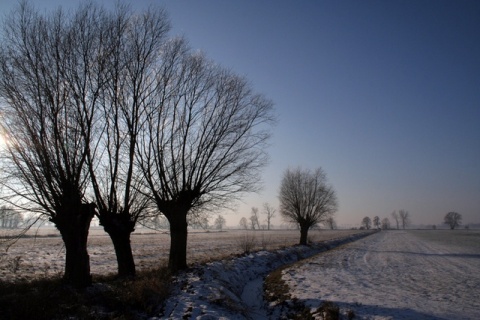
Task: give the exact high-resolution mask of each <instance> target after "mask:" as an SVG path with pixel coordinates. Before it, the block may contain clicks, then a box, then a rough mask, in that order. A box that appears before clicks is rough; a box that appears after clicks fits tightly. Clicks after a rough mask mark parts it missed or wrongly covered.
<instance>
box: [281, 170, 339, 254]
mask: <svg viewBox="0 0 480 320" xmlns="http://www.w3.org/2000/svg"><path fill="white" fill-rule="evenodd" d="M279 199H280V214H281V215H282V216H283V217H284V218H285V219H286V220H287V221H290V222H293V223H296V224H298V226H299V228H300V244H302V245H306V244H307V236H308V230H309V229H310V228H311V227H313V226H315V225H316V224H318V223H322V222H324V221H326V220H327V219H328V218H330V217H331V216H332V215H333V214H334V213H335V211H336V210H337V206H338V204H337V197H336V195H335V191H334V190H333V187H331V186H330V185H328V183H327V177H326V174H325V173H324V172H323V170H322V169H321V168H318V169H316V170H315V171H310V170H302V169H300V168H297V169H287V170H286V171H285V173H284V175H283V179H282V182H281V186H280V195H279Z"/></svg>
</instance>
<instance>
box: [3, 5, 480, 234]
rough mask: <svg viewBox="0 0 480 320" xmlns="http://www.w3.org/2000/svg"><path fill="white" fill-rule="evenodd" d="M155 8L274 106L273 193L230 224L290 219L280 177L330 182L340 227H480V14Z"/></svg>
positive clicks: (458, 8) (250, 200) (372, 8)
mask: <svg viewBox="0 0 480 320" xmlns="http://www.w3.org/2000/svg"><path fill="white" fill-rule="evenodd" d="M127 2H129V1H127ZM33 3H34V4H35V5H36V6H37V7H38V8H40V9H44V8H45V9H50V8H54V7H56V5H58V4H61V3H62V1H60V0H50V1H41V0H37V1H33ZM72 3H78V2H72ZM103 3H105V4H109V5H110V4H112V3H113V1H108V2H107V1H104V2H103ZM153 3H156V4H161V5H163V6H165V8H166V9H167V11H168V13H169V16H170V19H171V22H172V26H173V29H172V35H184V36H185V37H186V38H187V39H188V40H189V42H190V44H191V46H192V47H193V48H196V49H199V50H202V51H204V52H206V54H207V56H208V57H210V58H211V59H213V60H214V61H216V62H217V63H219V64H221V65H223V66H225V67H228V68H231V69H232V70H234V71H235V72H236V73H238V74H241V75H244V76H246V77H247V78H248V79H249V80H250V82H251V83H252V85H253V87H254V88H255V90H257V91H258V92H261V93H263V94H265V95H266V96H267V97H268V98H270V99H272V100H273V101H274V103H275V107H276V113H277V115H278V124H277V126H276V127H275V129H274V132H273V138H272V141H271V143H272V146H271V147H270V149H269V153H270V156H271V161H270V164H269V165H268V166H267V167H266V168H265V171H264V177H263V181H264V189H263V191H262V193H261V194H260V195H249V196H247V197H245V198H244V203H242V204H240V205H239V207H238V210H237V212H236V213H235V214H233V213H229V214H227V213H225V214H226V216H225V217H226V218H227V221H228V224H229V225H237V224H238V221H239V220H240V218H241V217H243V216H245V217H248V216H249V215H250V208H251V207H252V206H257V207H261V205H262V203H263V202H269V203H270V204H272V205H274V206H275V207H278V200H277V193H278V189H279V185H280V181H281V177H282V174H283V172H284V171H285V169H287V168H288V167H297V166H301V167H304V168H312V169H313V168H316V167H318V166H321V167H322V168H323V169H324V170H325V171H326V173H327V176H328V178H329V181H330V182H331V183H332V184H333V186H334V187H335V189H336V191H337V195H338V198H339V204H340V206H339V211H338V213H337V215H336V219H337V222H338V224H339V225H343V226H355V225H359V224H360V221H361V219H362V218H363V217H364V216H370V217H373V216H376V215H378V216H379V217H380V218H384V217H390V213H391V212H392V211H394V210H397V211H398V210H400V209H405V210H408V211H409V212H410V214H411V217H412V222H413V223H415V224H434V223H437V224H438V223H441V222H442V220H443V217H444V215H445V214H446V213H447V212H449V211H457V212H459V213H461V214H462V215H463V218H464V223H471V222H480V2H478V1H473V0H472V1H441V0H436V1H418V0H415V1H413V0H412V1H313V0H311V1H307V0H304V1H293V0H292V1H279V0H269V1H266V0H262V1H258V0H242V1H240V0H238V1H225V0H215V1H214V0H204V1H193V0H190V1H186V0H175V1H173V0H171V1H147V0H145V1H142V0H137V1H131V5H132V7H133V8H139V9H142V8H146V7H147V6H148V5H149V4H153ZM12 6H13V4H12V3H8V4H7V3H5V2H2V3H1V4H0V9H1V10H2V11H4V12H5V10H9V9H10V8H11V7H12ZM64 6H65V5H64ZM275 222H276V224H277V225H278V224H280V223H281V219H280V218H279V217H277V219H276V221H275Z"/></svg>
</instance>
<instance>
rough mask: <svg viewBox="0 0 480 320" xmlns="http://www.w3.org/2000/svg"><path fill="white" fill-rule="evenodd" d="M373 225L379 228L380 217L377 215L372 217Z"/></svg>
mask: <svg viewBox="0 0 480 320" xmlns="http://www.w3.org/2000/svg"><path fill="white" fill-rule="evenodd" d="M373 226H374V227H375V228H377V229H378V228H380V218H379V217H378V216H375V217H374V218H373Z"/></svg>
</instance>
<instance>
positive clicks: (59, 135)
mask: <svg viewBox="0 0 480 320" xmlns="http://www.w3.org/2000/svg"><path fill="white" fill-rule="evenodd" d="M3 32H4V36H3V38H2V43H1V47H0V50H1V51H0V73H1V75H0V96H1V98H2V100H3V103H2V109H1V111H2V131H3V132H5V133H6V134H8V144H7V149H6V151H5V154H6V157H5V158H4V159H2V160H3V161H2V165H3V172H2V173H3V174H5V175H6V176H5V177H3V179H2V183H4V185H3V191H4V192H5V193H4V199H8V201H9V202H10V203H11V204H12V205H16V206H17V207H20V208H22V209H24V210H25V209H26V210H30V211H37V212H41V213H43V214H45V215H47V216H48V217H49V219H50V220H51V221H52V222H53V223H55V225H56V227H57V228H58V230H59V231H60V233H61V235H62V239H63V241H64V243H65V249H66V263H65V274H64V279H65V280H66V281H67V282H69V283H71V284H73V285H75V286H77V287H84V286H87V285H89V284H90V282H91V277H90V264H89V256H88V252H87V236H88V229H89V225H90V221H91V219H92V218H93V216H94V206H93V205H91V204H89V203H87V201H86V200H85V192H86V189H87V184H88V175H87V170H86V162H87V153H88V148H89V144H90V140H89V139H90V136H84V135H83V133H82V128H81V123H82V122H84V121H90V120H91V114H88V113H85V112H84V111H85V110H83V109H78V108H77V105H76V99H75V97H74V95H73V92H72V90H71V87H70V85H69V84H68V82H67V80H66V78H65V74H66V71H67V70H68V69H69V68H71V67H72V66H71V65H70V63H69V62H70V60H69V59H70V58H71V56H72V55H74V54H75V50H77V49H78V48H77V47H76V46H75V45H76V44H75V41H73V40H72V37H71V36H72V35H73V34H75V33H76V32H77V26H76V25H75V23H74V21H72V20H69V19H65V15H64V13H63V12H62V11H57V12H55V13H54V14H52V15H50V16H48V17H44V16H41V15H39V14H38V13H37V12H35V10H33V9H32V8H31V7H30V6H28V5H27V4H25V3H21V4H20V6H19V7H18V9H17V10H16V11H14V12H12V14H11V15H10V16H9V17H8V18H7V20H6V22H5V24H4V28H3ZM91 45H92V46H96V45H98V43H95V42H94V41H93V40H92V44H91ZM91 85H93V86H97V85H98V84H96V83H91Z"/></svg>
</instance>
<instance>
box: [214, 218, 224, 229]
mask: <svg viewBox="0 0 480 320" xmlns="http://www.w3.org/2000/svg"><path fill="white" fill-rule="evenodd" d="M226 223H227V221H226V220H225V218H224V217H223V216H221V215H218V217H217V218H216V219H215V222H214V223H213V224H214V226H215V228H216V229H217V230H222V229H223V227H224V226H225V224H226Z"/></svg>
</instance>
